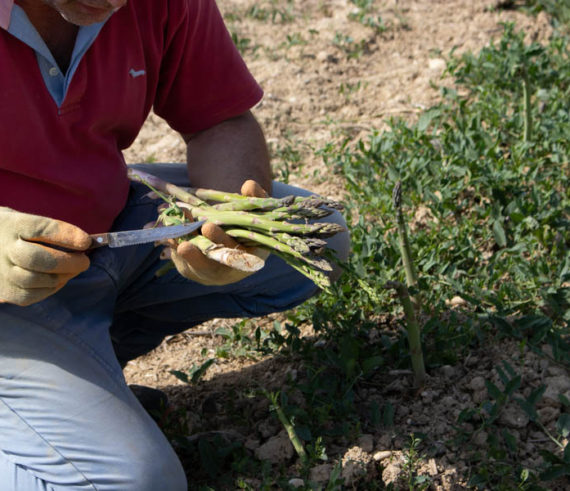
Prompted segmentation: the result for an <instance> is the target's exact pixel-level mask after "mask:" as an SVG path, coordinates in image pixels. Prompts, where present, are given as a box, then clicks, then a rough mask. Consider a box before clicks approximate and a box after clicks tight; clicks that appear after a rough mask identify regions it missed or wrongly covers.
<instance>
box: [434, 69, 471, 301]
mask: <svg viewBox="0 0 570 491" xmlns="http://www.w3.org/2000/svg"><path fill="white" fill-rule="evenodd" d="M445 66H446V63H445V60H443V59H441V58H432V59H431V60H429V62H428V67H429V69H430V70H433V71H437V72H443V70H445ZM454 298H455V297H454ZM459 298H461V297H459ZM461 300H463V299H461Z"/></svg>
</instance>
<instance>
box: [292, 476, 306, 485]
mask: <svg viewBox="0 0 570 491" xmlns="http://www.w3.org/2000/svg"><path fill="white" fill-rule="evenodd" d="M304 485H305V481H303V480H302V479H299V478H298V477H294V478H293V479H289V486H291V487H293V488H302V487H303V486H304Z"/></svg>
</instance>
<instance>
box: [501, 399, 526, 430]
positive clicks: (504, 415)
mask: <svg viewBox="0 0 570 491" xmlns="http://www.w3.org/2000/svg"><path fill="white" fill-rule="evenodd" d="M499 422H500V423H502V424H504V425H506V426H508V427H509V428H519V429H520V428H525V427H526V425H528V423H529V417H528V415H527V414H526V413H525V412H524V411H523V410H522V409H521V408H520V407H519V406H515V405H514V404H510V405H508V406H507V407H505V408H504V409H503V411H502V412H501V415H500V416H499Z"/></svg>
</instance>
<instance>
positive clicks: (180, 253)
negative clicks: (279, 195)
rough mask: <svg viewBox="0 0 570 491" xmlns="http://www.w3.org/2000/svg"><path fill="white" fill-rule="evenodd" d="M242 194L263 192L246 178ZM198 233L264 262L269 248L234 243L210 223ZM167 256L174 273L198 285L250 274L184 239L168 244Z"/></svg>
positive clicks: (226, 281) (227, 281) (262, 194)
mask: <svg viewBox="0 0 570 491" xmlns="http://www.w3.org/2000/svg"><path fill="white" fill-rule="evenodd" d="M241 194H242V195H243V196H250V197H258V198H265V197H267V196H268V195H267V192H266V191H265V190H264V189H263V188H262V187H261V186H260V185H259V184H258V183H256V182H255V181H251V180H250V181H246V182H245V183H244V184H243V186H242V188H241ZM201 233H202V235H203V236H204V237H206V238H208V239H210V240H211V241H212V242H214V243H216V244H221V245H223V246H224V247H229V248H232V249H235V248H238V249H240V250H242V251H245V252H247V253H249V254H253V255H254V256H257V257H258V258H260V259H261V260H262V261H265V260H266V259H267V257H268V256H269V251H268V250H266V249H263V248H260V247H244V246H242V245H240V244H238V242H236V241H235V240H234V239H233V238H232V237H230V236H229V235H227V234H226V233H225V232H224V231H223V230H222V228H221V227H218V226H217V225H215V224H213V223H205V224H204V225H202V228H201ZM170 258H171V259H172V262H173V263H174V265H175V266H176V269H177V270H178V272H179V273H180V274H181V275H182V276H184V277H185V278H188V279H189V280H192V281H195V282H197V283H200V284H202V285H209V286H213V285H217V286H220V285H229V284H230V283H235V282H237V281H240V280H243V279H244V278H246V277H248V276H250V275H251V274H253V273H252V272H245V271H240V270H237V269H234V268H231V267H229V266H226V265H224V264H220V263H218V262H217V261H214V260H212V259H209V258H207V257H206V256H205V255H204V254H202V251H200V249H198V248H197V247H196V246H195V245H193V244H192V243H191V242H188V241H184V242H181V243H180V244H172V248H171V249H170Z"/></svg>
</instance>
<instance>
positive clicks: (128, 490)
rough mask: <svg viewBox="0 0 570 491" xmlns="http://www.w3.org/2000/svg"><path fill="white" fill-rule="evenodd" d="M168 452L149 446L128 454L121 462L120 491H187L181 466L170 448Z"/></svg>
mask: <svg viewBox="0 0 570 491" xmlns="http://www.w3.org/2000/svg"><path fill="white" fill-rule="evenodd" d="M129 450H130V449H129ZM168 450H169V451H162V450H161V449H160V446H157V447H154V446H152V447H150V446H149V447H147V448H139V449H136V450H135V451H132V452H129V454H127V455H126V456H125V461H124V462H123V469H124V484H123V483H121V485H120V489H121V491H156V490H158V489H160V490H164V491H187V489H188V483H187V480H186V475H185V473H184V469H183V468H182V464H181V463H180V460H179V459H178V457H176V455H175V454H174V452H171V451H170V450H171V449H170V448H169V449H168ZM97 489H99V488H97ZM109 489H113V486H111V487H110V488H109ZM114 489H118V488H114Z"/></svg>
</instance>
